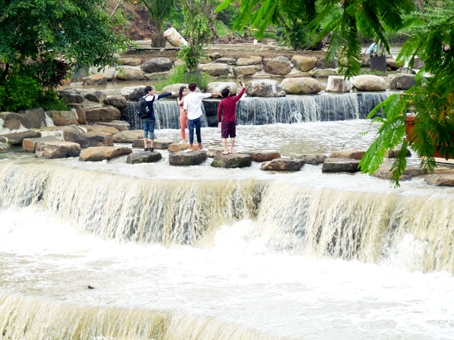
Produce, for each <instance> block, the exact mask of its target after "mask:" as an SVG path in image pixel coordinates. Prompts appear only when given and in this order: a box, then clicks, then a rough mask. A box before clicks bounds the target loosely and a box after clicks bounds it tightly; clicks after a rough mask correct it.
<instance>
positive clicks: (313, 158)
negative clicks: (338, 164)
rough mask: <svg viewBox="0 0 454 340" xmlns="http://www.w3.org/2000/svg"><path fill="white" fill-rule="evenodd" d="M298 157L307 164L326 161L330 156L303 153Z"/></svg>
mask: <svg viewBox="0 0 454 340" xmlns="http://www.w3.org/2000/svg"><path fill="white" fill-rule="evenodd" d="M296 158H297V159H301V160H302V161H303V162H304V163H305V164H312V165H318V164H322V163H323V162H324V161H325V159H327V158H328V156H326V155H317V154H313V155H301V156H298V157H296Z"/></svg>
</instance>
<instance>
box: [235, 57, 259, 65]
mask: <svg viewBox="0 0 454 340" xmlns="http://www.w3.org/2000/svg"><path fill="white" fill-rule="evenodd" d="M262 60H263V59H262V57H260V56H252V57H247V58H238V59H237V60H236V66H248V65H258V64H261V63H262Z"/></svg>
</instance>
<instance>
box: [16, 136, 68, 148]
mask: <svg viewBox="0 0 454 340" xmlns="http://www.w3.org/2000/svg"><path fill="white" fill-rule="evenodd" d="M57 141H61V139H58V138H57V137H54V136H47V137H40V138H25V139H24V141H23V142H22V150H24V151H28V152H35V150H36V146H37V145H38V143H40V142H57Z"/></svg>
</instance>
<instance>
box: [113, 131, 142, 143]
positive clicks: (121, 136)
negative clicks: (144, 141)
mask: <svg viewBox="0 0 454 340" xmlns="http://www.w3.org/2000/svg"><path fill="white" fill-rule="evenodd" d="M139 138H143V130H127V131H120V132H118V133H116V134H114V135H113V141H114V143H132V142H134V141H135V140H136V139H139Z"/></svg>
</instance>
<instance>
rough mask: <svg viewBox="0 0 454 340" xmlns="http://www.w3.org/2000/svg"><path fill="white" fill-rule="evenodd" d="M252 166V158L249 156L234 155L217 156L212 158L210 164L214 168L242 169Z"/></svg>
mask: <svg viewBox="0 0 454 340" xmlns="http://www.w3.org/2000/svg"><path fill="white" fill-rule="evenodd" d="M251 164H252V156H251V155H249V154H241V153H234V154H230V155H219V156H216V157H214V159H213V162H212V163H211V166H212V167H215V168H228V169H232V168H244V167H249V166H251Z"/></svg>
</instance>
